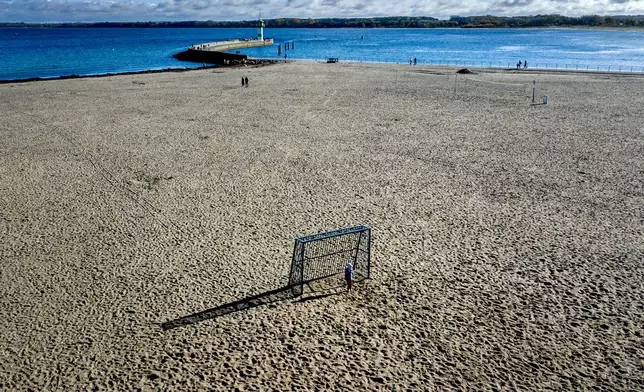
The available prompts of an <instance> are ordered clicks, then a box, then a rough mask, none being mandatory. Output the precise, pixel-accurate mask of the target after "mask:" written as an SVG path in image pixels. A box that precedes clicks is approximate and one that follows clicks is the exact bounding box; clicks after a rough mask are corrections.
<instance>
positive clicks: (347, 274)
mask: <svg viewBox="0 0 644 392" xmlns="http://www.w3.org/2000/svg"><path fill="white" fill-rule="evenodd" d="M344 280H346V281H347V290H351V286H352V285H353V264H351V263H347V265H345V266H344Z"/></svg>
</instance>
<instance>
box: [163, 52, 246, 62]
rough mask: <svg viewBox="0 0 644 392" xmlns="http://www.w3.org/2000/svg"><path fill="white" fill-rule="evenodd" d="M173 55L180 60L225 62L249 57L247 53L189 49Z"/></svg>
mask: <svg viewBox="0 0 644 392" xmlns="http://www.w3.org/2000/svg"><path fill="white" fill-rule="evenodd" d="M172 57H174V58H176V59H177V60H180V61H191V62H194V63H207V64H225V63H227V62H235V61H244V60H246V59H247V58H248V56H246V55H245V54H234V53H226V52H217V51H214V50H212V51H210V50H194V49H188V50H185V51H183V52H180V53H177V54H175V55H173V56H172Z"/></svg>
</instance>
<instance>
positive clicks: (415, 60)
mask: <svg viewBox="0 0 644 392" xmlns="http://www.w3.org/2000/svg"><path fill="white" fill-rule="evenodd" d="M417 63H418V60H417V59H416V57H414V65H416V64H417Z"/></svg>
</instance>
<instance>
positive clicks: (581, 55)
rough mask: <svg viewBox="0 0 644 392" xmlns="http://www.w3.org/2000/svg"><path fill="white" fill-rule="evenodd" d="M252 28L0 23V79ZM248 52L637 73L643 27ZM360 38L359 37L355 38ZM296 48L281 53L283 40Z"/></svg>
mask: <svg viewBox="0 0 644 392" xmlns="http://www.w3.org/2000/svg"><path fill="white" fill-rule="evenodd" d="M256 34H257V31H256V30H255V29H215V28H185V29H183V28H170V29H161V28H154V29H145V28H123V29H121V28H0V80H8V79H24V78H31V77H45V78H47V77H56V76H68V75H95V74H105V73H119V72H131V71H143V70H155V69H164V68H194V67H199V66H200V64H194V63H185V62H180V61H178V60H176V59H174V58H173V57H172V55H173V54H175V53H178V52H180V51H182V50H185V49H186V48H187V47H189V46H190V45H192V44H197V43H204V42H211V41H219V40H224V39H232V38H240V37H254V36H256ZM265 35H266V36H267V37H270V38H274V39H275V45H274V46H271V47H262V48H250V49H245V50H242V51H241V52H242V53H245V54H248V55H249V56H251V57H262V58H277V57H278V54H277V45H278V44H282V49H283V51H282V56H283V55H284V54H286V55H287V56H288V58H289V59H324V58H328V57H337V58H339V59H340V60H341V61H370V62H395V63H406V62H408V61H409V58H410V57H416V58H417V59H418V62H419V63H421V64H439V65H464V66H466V65H469V66H492V67H507V66H510V67H512V66H514V64H516V62H517V61H519V60H521V61H524V60H527V61H528V64H529V66H530V67H531V68H558V69H564V68H568V69H590V70H597V69H600V70H609V69H610V70H611V71H633V72H644V31H641V30H640V31H637V30H592V29H270V28H267V29H266V31H265ZM362 37H364V39H362ZM287 41H294V42H295V47H294V49H291V50H289V51H284V43H285V42H287Z"/></svg>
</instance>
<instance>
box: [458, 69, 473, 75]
mask: <svg viewBox="0 0 644 392" xmlns="http://www.w3.org/2000/svg"><path fill="white" fill-rule="evenodd" d="M456 73H459V74H473V73H474V72H472V71H470V70H469V69H467V68H463V69H459V70H458V71H456Z"/></svg>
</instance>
